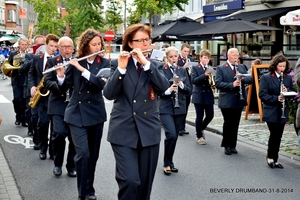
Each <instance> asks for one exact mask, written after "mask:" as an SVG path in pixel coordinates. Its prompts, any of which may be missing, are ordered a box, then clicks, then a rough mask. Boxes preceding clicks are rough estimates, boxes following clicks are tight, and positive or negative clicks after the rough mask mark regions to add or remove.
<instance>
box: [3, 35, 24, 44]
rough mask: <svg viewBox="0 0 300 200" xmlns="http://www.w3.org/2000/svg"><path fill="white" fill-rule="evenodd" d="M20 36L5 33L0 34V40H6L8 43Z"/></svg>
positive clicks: (13, 41)
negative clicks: (0, 35)
mask: <svg viewBox="0 0 300 200" xmlns="http://www.w3.org/2000/svg"><path fill="white" fill-rule="evenodd" d="M19 38H20V37H19V36H17V35H9V34H5V35H2V37H1V38H0V42H3V41H8V42H10V43H15V42H17V41H18V39H19Z"/></svg>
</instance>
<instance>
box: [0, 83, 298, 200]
mask: <svg viewBox="0 0 300 200" xmlns="http://www.w3.org/2000/svg"><path fill="white" fill-rule="evenodd" d="M2 95H3V96H2ZM7 100H8V101H7ZM11 101H12V88H11V86H10V84H9V81H8V80H0V114H1V115H2V117H3V122H2V124H1V125H0V144H1V148H2V151H3V154H4V155H5V157H6V160H7V162H8V165H9V167H10V169H11V171H12V174H13V176H14V178H15V181H16V184H17V186H18V188H19V191H20V195H21V196H22V197H23V199H26V200H42V199H43V200H50V199H55V200H74V199H77V196H78V194H77V187H76V178H70V177H68V176H67V171H66V168H65V167H63V174H62V176H61V177H59V178H56V177H55V176H54V175H53V173H52V170H53V167H54V165H53V161H52V160H50V159H48V158H47V159H46V160H40V159H39V151H34V150H33V149H32V147H31V145H32V140H31V138H30V137H28V136H27V128H24V127H22V126H15V125H14V121H15V116H14V111H13V105H12V103H11ZM112 104H113V103H112V102H111V101H106V111H107V114H108V119H109V113H110V110H111V107H112ZM191 106H192V105H191ZM107 128H108V122H106V123H105V127H104V132H103V137H102V142H101V148H100V157H99V160H98V164H97V168H96V175H95V184H94V187H95V190H96V196H97V197H98V199H100V200H116V199H117V192H118V186H117V183H116V181H115V179H114V177H115V174H114V173H115V166H114V165H115V162H114V156H113V152H112V149H111V147H110V144H109V143H108V142H107V141H106V136H107ZM186 130H187V131H189V132H190V134H189V135H184V136H179V138H178V142H177V146H176V150H175V155H174V163H175V167H177V168H178V169H179V173H177V174H176V173H173V174H171V175H170V176H165V175H164V173H163V150H164V145H163V144H164V142H163V141H164V131H163V129H162V140H161V149H160V157H159V162H158V167H157V172H156V176H155V181H154V183H153V190H152V195H151V199H153V200H169V199H172V200H198V199H204V200H205V199H207V200H208V199H209V200H213V199H217V200H218V199H222V200H223V199H230V200H232V199H233V200H234V199H237V200H241V199H243V200H248V199H249V200H250V199H251V200H254V199H272V200H277V199H278V200H279V199H299V196H300V191H299V179H300V162H299V161H298V160H296V159H290V157H289V156H285V155H280V158H279V159H280V163H281V164H282V165H283V166H284V169H271V168H269V167H268V166H267V163H266V147H265V146H263V145H259V144H257V143H255V142H252V143H251V142H247V143H244V142H243V141H242V140H243V139H240V138H239V139H240V140H239V141H238V145H237V150H238V154H237V155H231V156H227V155H225V154H224V149H223V148H221V147H220V144H221V139H222V136H220V135H218V134H215V133H210V132H206V142H207V144H206V145H198V144H197V143H196V141H195V139H196V137H195V135H194V132H195V131H194V127H193V126H190V125H187V127H186ZM47 156H48V157H49V155H47ZM0 172H1V171H0ZM1 173H2V175H3V172H1ZM0 194H1V190H0Z"/></svg>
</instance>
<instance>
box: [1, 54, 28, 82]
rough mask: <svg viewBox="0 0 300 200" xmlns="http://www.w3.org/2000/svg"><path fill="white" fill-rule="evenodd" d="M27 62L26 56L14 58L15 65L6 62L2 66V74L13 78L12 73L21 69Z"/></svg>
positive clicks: (18, 55) (21, 55) (20, 55)
mask: <svg viewBox="0 0 300 200" xmlns="http://www.w3.org/2000/svg"><path fill="white" fill-rule="evenodd" d="M24 60H25V54H24V53H19V54H17V55H15V56H14V58H13V65H11V64H10V63H9V61H8V60H5V61H4V63H3V65H2V72H3V74H5V76H8V77H11V75H12V71H13V70H16V69H20V67H21V63H22V62H23V61H24Z"/></svg>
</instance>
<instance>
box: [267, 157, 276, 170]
mask: <svg viewBox="0 0 300 200" xmlns="http://www.w3.org/2000/svg"><path fill="white" fill-rule="evenodd" d="M267 163H268V165H269V167H271V168H274V167H275V163H274V162H268V158H267Z"/></svg>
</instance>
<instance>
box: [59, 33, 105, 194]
mask: <svg viewBox="0 0 300 200" xmlns="http://www.w3.org/2000/svg"><path fill="white" fill-rule="evenodd" d="M78 44H79V45H78V51H77V53H78V57H79V58H80V57H84V56H87V55H89V54H93V53H97V52H98V51H100V50H103V49H104V48H105V44H104V42H103V40H102V37H101V35H100V34H99V32H98V31H96V30H93V29H87V30H86V31H85V32H83V33H82V34H81V35H80V37H79V40H78ZM62 53H63V52H62ZM69 63H70V65H69V66H68V68H67V70H66V73H65V72H64V71H65V70H64V69H63V68H61V69H57V70H56V72H57V75H58V81H59V85H61V87H65V86H64V85H65V84H66V87H68V88H70V87H72V88H73V92H72V95H71V98H70V101H69V104H68V105H67V108H66V111H65V117H64V120H65V122H67V123H68V124H69V127H70V129H71V136H72V139H73V143H74V146H75V151H76V155H75V159H74V160H75V166H76V171H77V188H78V194H79V199H97V197H96V195H95V189H94V178H95V170H96V163H97V160H98V157H99V151H100V143H101V138H102V132H103V125H104V122H105V121H106V111H105V105H104V99H103V96H102V90H103V87H104V85H105V80H103V79H102V78H101V77H98V76H96V75H97V74H98V72H99V71H100V70H101V69H103V68H109V60H107V59H106V58H103V57H101V56H99V55H94V56H91V57H89V58H87V59H84V60H81V61H78V60H77V59H76V58H75V59H71V60H70V62H69Z"/></svg>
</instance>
